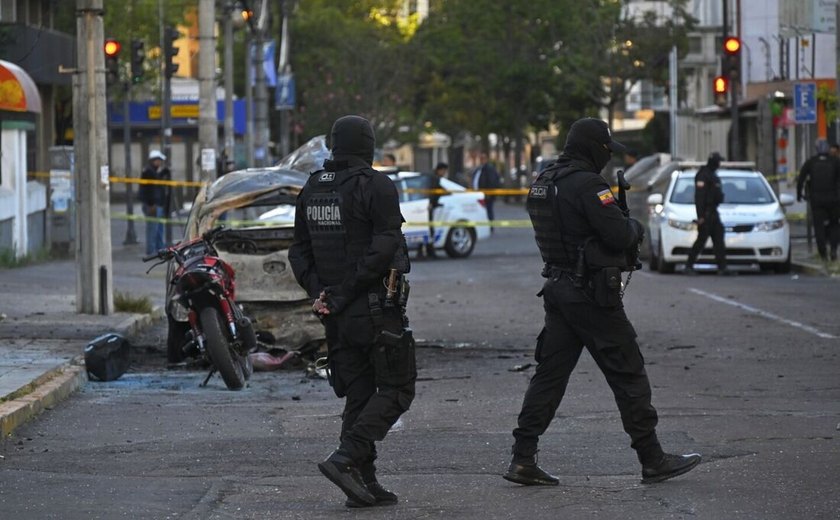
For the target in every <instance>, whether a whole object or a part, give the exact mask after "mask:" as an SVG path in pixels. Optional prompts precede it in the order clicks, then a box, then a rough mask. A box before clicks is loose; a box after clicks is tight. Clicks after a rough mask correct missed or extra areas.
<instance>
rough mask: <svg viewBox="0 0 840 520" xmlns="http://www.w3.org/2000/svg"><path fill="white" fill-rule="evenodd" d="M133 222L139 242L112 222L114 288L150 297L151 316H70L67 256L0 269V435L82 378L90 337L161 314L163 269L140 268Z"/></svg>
mask: <svg viewBox="0 0 840 520" xmlns="http://www.w3.org/2000/svg"><path fill="white" fill-rule="evenodd" d="M117 209H121V208H117ZM117 209H115V211H117ZM137 228H138V229H137V233H138V239H139V241H140V243H139V244H133V245H124V244H123V238H124V236H125V229H126V227H125V224H124V223H120V222H116V221H115V222H114V224H113V226H112V244H113V257H112V269H113V279H114V289H115V290H117V291H120V292H123V293H129V294H132V295H134V296H147V297H149V298H150V299H151V301H152V303H153V306H154V307H155V311H154V312H153V313H152V314H128V313H115V314H112V315H110V316H102V315H87V314H77V312H76V305H75V299H76V280H75V276H76V272H75V269H76V267H75V263H74V261H73V260H57V261H52V262H47V263H43V264H36V265H30V266H25V267H19V268H14V269H0V434H2V435H9V434H10V433H12V431H13V430H14V429H15V428H16V427H17V426H20V425H21V424H23V423H24V422H26V421H27V420H29V419H30V418H31V417H33V416H35V415H37V414H39V413H40V412H42V411H44V410H45V409H49V408H50V407H52V406H54V405H55V404H56V403H58V402H60V401H61V400H63V399H65V398H67V397H68V396H69V395H70V394H72V393H73V392H75V391H76V390H78V389H79V388H81V387H82V386H83V385H84V384H85V383H86V382H87V374H86V372H85V370H84V366H83V365H84V362H83V360H84V348H85V346H86V345H87V344H88V342H90V341H91V340H92V339H94V338H96V337H98V336H101V335H102V334H106V333H109V332H117V333H120V334H123V335H126V336H130V335H132V334H133V333H135V332H136V331H137V330H139V329H140V328H142V327H145V326H147V325H148V324H150V323H151V322H152V320H153V319H154V318H155V317H156V316H159V315H160V312H161V311H160V309H161V308H162V307H161V304H162V296H163V272H162V271H160V270H159V271H157V272H153V273H151V274H149V275H146V274H145V270H146V268H147V267H148V266H146V265H145V264H143V263H142V262H141V261H140V258H141V256H142V255H143V252H144V251H143V238H144V237H143V229H142V226H137Z"/></svg>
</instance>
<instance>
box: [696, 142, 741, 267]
mask: <svg viewBox="0 0 840 520" xmlns="http://www.w3.org/2000/svg"><path fill="white" fill-rule="evenodd" d="M722 159H723V158H722V157H721V156H720V154H719V153H717V152H712V153H711V154H710V155H709V159H708V160H707V161H706V164H705V165H704V166H702V167H700V169H699V170H697V173H696V174H695V175H694V209H695V210H696V212H697V238H696V239H695V240H694V244H693V245H692V246H691V251H689V252H688V260H687V261H686V263H685V274H688V275H693V274H696V271H695V270H694V262H696V261H697V257H698V256H700V252H701V251H702V250H703V248H704V247H706V242H708V240H709V237H711V238H712V247H713V248H714V251H715V261H716V262H717V266H718V274H720V275H724V276H726V275H733V274H735V272H734V271H730V270H729V269H727V268H726V242H725V237H726V232H725V230H724V227H723V222H722V221H721V220H720V213H719V212H718V206H720V205H721V204H723V186H722V184H721V182H720V177H718V174H717V171H718V168H720V162H721V160H722Z"/></svg>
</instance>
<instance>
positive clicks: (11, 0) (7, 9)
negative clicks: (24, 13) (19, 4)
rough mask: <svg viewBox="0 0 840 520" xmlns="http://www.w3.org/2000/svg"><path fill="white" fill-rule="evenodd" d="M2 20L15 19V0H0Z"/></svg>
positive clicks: (12, 20) (10, 20)
mask: <svg viewBox="0 0 840 520" xmlns="http://www.w3.org/2000/svg"><path fill="white" fill-rule="evenodd" d="M0 20H2V21H4V22H14V21H15V0H0Z"/></svg>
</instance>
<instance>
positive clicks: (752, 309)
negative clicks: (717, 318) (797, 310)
mask: <svg viewBox="0 0 840 520" xmlns="http://www.w3.org/2000/svg"><path fill="white" fill-rule="evenodd" d="M688 290H689V291H691V292H693V293H695V294H699V295H700V296H705V297H706V298H710V299H712V300H715V301H717V302H720V303H725V304H727V305H732V306H733V307H738V308H739V309H743V310H745V311H747V312H752V313H754V314H758V315H759V316H761V317H762V318H767V319H769V320H773V321H778V322H780V323H785V324H787V325H790V326H791V327H796V328H797V329H802V330H804V331H805V332H810V333H811V334H814V335H815V336H819V337H821V338H823V339H837V336H835V335H833V334H829V333H827V332H823V331H821V330H819V329H816V328H814V327H811V326H810V325H805V324H804V323H800V322H798V321H793V320H789V319H787V318H783V317H781V316H777V315H776V314H773V313H772V312H767V311H763V310H761V309H757V308H755V307H752V306H750V305H746V304H744V303H740V302H736V301H735V300H732V299H729V298H724V297H723V296H718V295H717V294H714V293H710V292H706V291H702V290H700V289H695V288H693V287H690V288H689V289H688Z"/></svg>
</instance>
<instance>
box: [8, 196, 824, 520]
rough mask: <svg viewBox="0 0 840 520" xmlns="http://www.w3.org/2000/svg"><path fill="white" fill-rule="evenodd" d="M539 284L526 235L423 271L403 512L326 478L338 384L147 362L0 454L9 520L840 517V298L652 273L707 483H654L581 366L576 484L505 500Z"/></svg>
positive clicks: (672, 387)
mask: <svg viewBox="0 0 840 520" xmlns="http://www.w3.org/2000/svg"><path fill="white" fill-rule="evenodd" d="M500 213H501V214H502V216H510V217H513V218H520V217H521V216H522V213H521V209H519V208H515V207H504V206H503V207H502V208H500ZM138 264H139V262H138ZM539 270H540V260H539V256H538V254H537V250H536V247H535V245H534V243H533V238H532V236H531V234H530V233H529V232H528V231H525V230H516V229H500V230H498V231H497V232H496V233H495V234H494V236H493V237H492V238H491V239H490V240H489V241H488V242H483V243H480V244H479V245H478V246H477V249H476V251H475V253H474V255H473V257H471V258H469V259H467V260H457V261H456V260H449V259H443V260H435V261H432V260H418V261H415V262H414V264H413V270H412V273H411V275H410V278H411V281H412V301H411V304H410V311H409V312H410V316H411V319H412V326H413V327H414V329H415V331H416V336H417V337H418V338H420V339H421V340H423V344H424V345H425V348H422V349H420V350H419V352H418V362H419V381H418V394H417V398H416V400H415V402H414V404H413V406H412V409H411V410H410V411H409V412H408V413H407V414H406V415H404V417H403V419H402V421H401V422H400V423H398V425H397V426H396V427H395V430H394V431H393V432H392V433H391V434H389V436H388V438H387V439H386V440H385V441H384V442H383V443H382V444H381V448H380V450H379V452H380V457H381V458H380V461H379V468H380V480H381V481H382V482H383V483H384V484H386V486H388V487H390V488H391V489H392V490H394V491H395V492H397V493H398V494H399V495H400V497H401V502H400V504H398V505H397V506H394V507H389V508H375V509H368V510H364V511H349V510H347V509H345V508H344V507H343V496H342V495H341V493H340V492H339V491H338V490H337V489H336V488H335V487H334V486H332V485H331V484H330V483H329V482H327V481H326V479H324V478H323V477H322V476H321V475H320V473H319V472H318V470H317V468H316V467H315V463H316V462H318V461H320V460H321V459H322V458H324V457H325V456H326V455H327V454H328V453H329V452H330V451H331V450H332V449H333V448H334V446H335V444H336V438H337V434H338V431H339V414H340V411H341V404H342V403H341V401H339V400H338V399H335V398H334V396H333V395H332V393H331V390H330V389H329V387H328V386H327V384H326V382H324V381H322V380H312V379H306V378H305V377H304V375H303V371H302V370H289V371H280V372H269V373H257V374H255V376H254V378H253V379H252V381H251V384H250V386H249V387H248V388H247V389H245V390H243V391H241V392H235V393H234V392H228V391H226V390H224V386H223V384H222V382H221V380H220V379H218V378H214V379H213V380H211V382H210V385H209V386H208V387H207V388H199V387H198V383H199V382H200V380H201V379H202V377H203V374H202V373H201V372H197V371H183V370H181V371H167V370H165V369H164V367H163V364H162V362H161V359H160V358H159V357H152V358H147V359H146V361H145V362H143V363H140V364H138V366H137V367H136V368H135V369H134V370H133V371H132V372H130V373H128V374H126V375H125V376H123V377H122V378H121V379H120V380H118V381H115V382H112V383H100V384H97V383H89V384H88V385H87V386H86V387H85V388H84V389H83V390H82V391H81V392H79V393H78V394H76V395H75V396H74V397H72V398H71V399H70V400H68V401H66V402H65V403H63V404H61V405H59V406H57V407H56V408H55V409H53V410H52V411H50V412H49V413H46V414H44V415H42V416H40V417H39V418H38V419H36V420H35V421H33V422H31V423H29V424H27V425H25V426H23V427H22V428H20V429H19V430H18V431H17V432H16V433H15V435H14V437H11V438H8V439H5V440H3V441H0V454H2V456H3V459H1V460H0V481H2V486H0V518H15V519H21V520H24V519H45V518H57V519H77V518H79V519H82V518H84V519H88V518H103V519H110V518H154V519H158V518H184V519H193V518H195V519H210V518H214V519H215V518H218V519H226V518H237V519H239V518H254V519H265V518H332V517H335V516H336V515H343V516H340V517H347V516H349V515H361V516H364V517H365V518H476V519H478V518H481V519H487V518H555V517H557V518H575V519H578V518H700V519H706V518H708V519H736V518H744V519H790V518H808V519H823V518H825V519H834V518H838V516H840V478H838V470H840V445H839V444H838V439H840V431H838V429H839V428H840V377H838V373H840V358H838V352H840V339H838V337H840V320H838V309H840V297H838V288H840V287H838V283H837V281H836V280H830V279H826V278H816V277H814V278H812V277H804V276H801V277H800V276H795V275H770V274H744V275H741V276H737V277H732V278H729V277H725V278H724V277H717V276H714V275H701V276H697V277H686V276H680V275H670V276H665V275H659V274H649V273H648V272H646V271H642V272H638V273H635V274H634V275H633V278H632V281H631V283H630V286H629V289H628V291H627V294H626V297H625V305H626V308H627V312H628V315H629V316H630V318H631V320H632V321H633V323H634V325H635V327H636V330H637V332H638V335H639V342H640V344H641V346H642V351H643V353H644V356H645V358H646V361H647V365H648V372H649V375H650V379H651V381H652V383H653V386H654V396H653V397H654V400H653V403H654V406H655V407H656V408H657V410H658V411H659V414H660V423H659V428H658V431H659V435H660V438H661V440H662V442H663V444H664V446H665V448H666V449H667V450H669V451H673V452H692V451H697V452H700V453H702V454H703V456H704V462H703V464H701V465H700V466H699V467H698V468H697V469H696V470H694V471H693V472H691V473H689V474H688V475H685V476H683V477H680V478H678V479H674V480H672V481H669V482H666V483H662V484H658V485H652V486H643V485H641V484H640V483H639V478H640V474H639V471H640V468H639V466H638V462H637V461H636V458H635V454H634V453H633V452H632V450H631V449H630V448H629V439H628V438H627V437H626V435H625V434H624V433H623V432H622V431H621V423H620V420H619V417H618V412H617V410H616V408H615V404H614V402H613V399H612V397H611V395H610V391H609V388H608V387H607V385H606V383H605V382H604V380H603V377H602V376H601V374H600V372H599V371H598V370H597V367H595V365H594V363H593V362H592V361H591V359H590V358H589V357H588V356H586V355H584V356H583V357H582V358H581V362H580V364H579V366H578V368H577V370H576V372H575V374H574V375H573V377H572V380H571V382H570V384H569V388H568V392H567V396H566V399H565V400H564V402H563V404H562V405H561V407H560V409H559V410H558V414H557V418H556V419H555V421H554V422H553V423H552V426H551V428H550V429H549V431H548V432H547V433H546V434H545V436H544V437H543V439H542V442H541V452H540V463H541V465H543V466H544V467H545V468H546V469H548V470H550V471H551V472H553V473H554V474H556V475H558V476H559V477H560V479H561V482H560V486H559V487H557V488H539V489H534V488H523V487H519V486H516V485H513V484H510V483H508V482H506V481H504V480H503V479H502V478H501V477H500V475H501V473H502V472H503V471H504V469H505V467H506V464H507V462H508V457H509V449H510V444H511V442H512V437H511V435H510V431H511V429H512V428H513V427H514V425H515V421H516V415H517V413H518V410H519V405H520V403H521V399H522V395H523V393H524V390H525V388H526V386H527V382H528V378H529V377H530V375H531V374H532V373H533V367H531V368H525V369H524V370H519V369H522V368H523V366H522V365H526V364H528V363H533V359H532V358H531V354H532V349H533V344H534V341H535V338H536V335H537V334H538V333H539V329H540V326H541V321H542V312H541V302H540V300H539V299H537V298H536V297H535V294H536V292H537V291H538V290H539V288H540V286H541V281H542V280H541V279H540V278H539V274H538V273H539ZM118 274H120V278H119V280H125V282H124V283H126V284H132V283H138V284H140V283H142V277H141V276H140V275H136V276H135V275H134V274H132V272H131V269H127V272H125V273H118ZM135 280H136V281H135ZM118 283H119V282H118ZM118 288H119V287H118ZM161 335H162V331H161V330H160V329H157V330H152V331H150V332H149V334H148V335H146V336H145V337H144V341H145V343H149V344H151V346H152V347H154V346H155V345H154V344H155V343H156V342H158V343H159V341H160V340H161ZM155 338H157V339H155ZM158 346H159V345H158ZM152 355H153V356H155V355H156V354H155V353H154V351H153V352H152Z"/></svg>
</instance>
